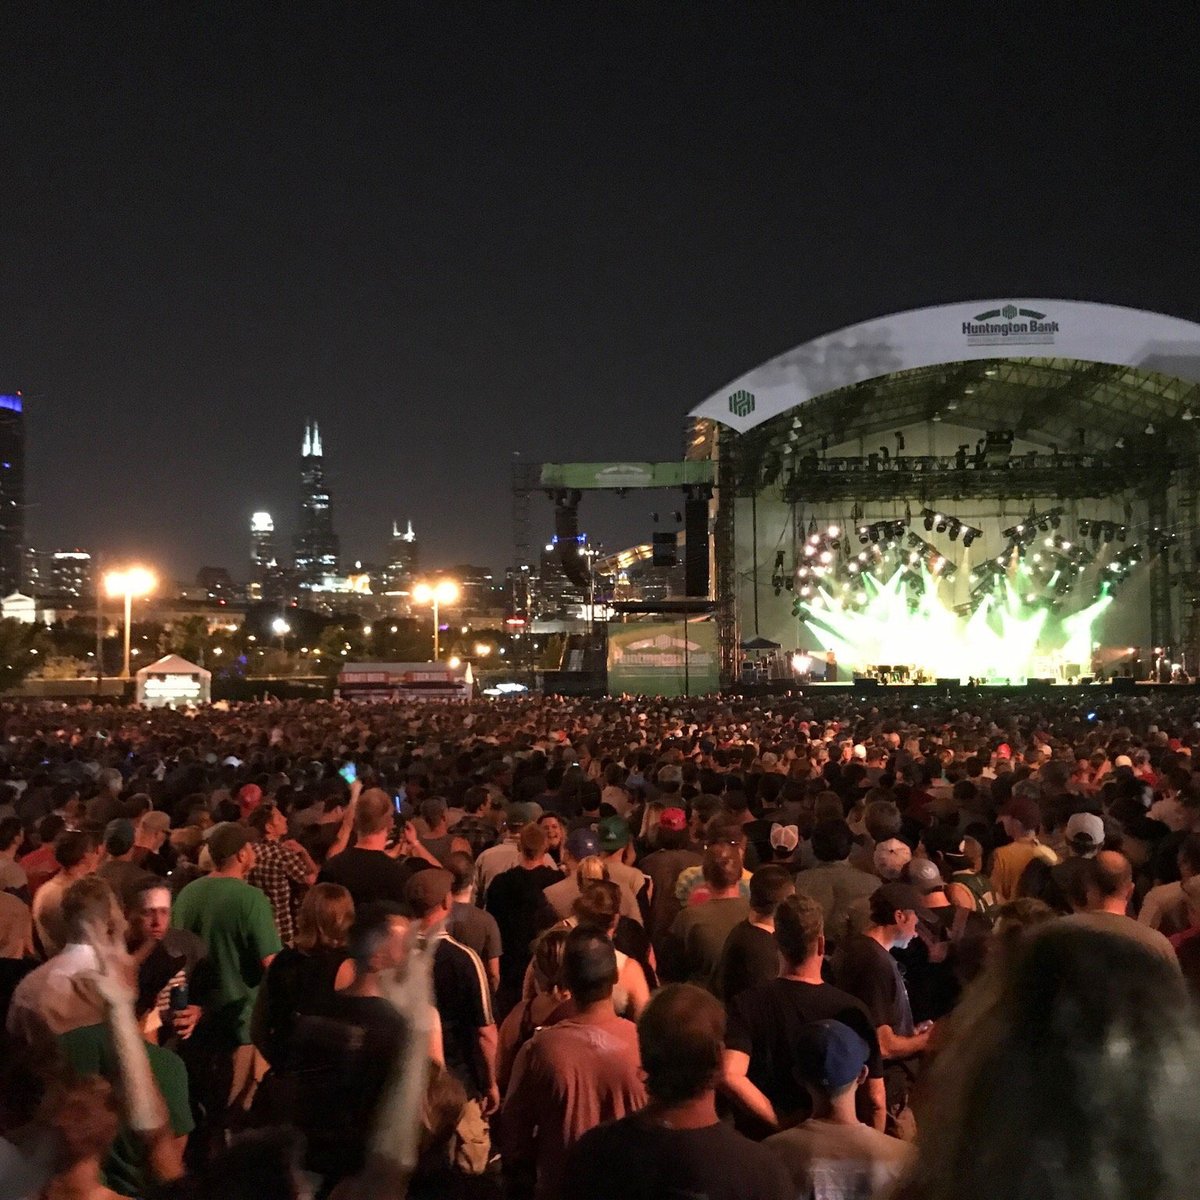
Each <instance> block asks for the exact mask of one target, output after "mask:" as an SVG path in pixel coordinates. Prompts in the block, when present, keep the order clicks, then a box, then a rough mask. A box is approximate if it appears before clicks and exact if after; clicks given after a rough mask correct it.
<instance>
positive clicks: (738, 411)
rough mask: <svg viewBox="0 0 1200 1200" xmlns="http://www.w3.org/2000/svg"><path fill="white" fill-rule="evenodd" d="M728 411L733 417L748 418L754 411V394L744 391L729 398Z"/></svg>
mask: <svg viewBox="0 0 1200 1200" xmlns="http://www.w3.org/2000/svg"><path fill="white" fill-rule="evenodd" d="M729 411H730V412H731V413H733V415H734V416H735V417H748V416H749V415H750V414H751V413H752V412H753V411H754V393H753V392H747V391H745V390H743V391H740V392H734V393H733V395H732V396H730V397H729Z"/></svg>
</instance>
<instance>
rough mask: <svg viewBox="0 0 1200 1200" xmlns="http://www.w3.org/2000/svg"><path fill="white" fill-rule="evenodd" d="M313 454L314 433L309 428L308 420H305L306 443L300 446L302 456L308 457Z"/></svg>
mask: <svg viewBox="0 0 1200 1200" xmlns="http://www.w3.org/2000/svg"><path fill="white" fill-rule="evenodd" d="M310 454H312V433H311V432H310V430H309V426H308V422H307V421H305V422H304V445H303V446H301V447H300V457H301V458H308V456H309V455H310Z"/></svg>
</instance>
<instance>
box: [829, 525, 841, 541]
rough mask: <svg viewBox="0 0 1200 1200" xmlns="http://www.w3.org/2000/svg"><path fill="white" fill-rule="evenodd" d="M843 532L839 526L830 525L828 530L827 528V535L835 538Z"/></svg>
mask: <svg viewBox="0 0 1200 1200" xmlns="http://www.w3.org/2000/svg"><path fill="white" fill-rule="evenodd" d="M841 532H842V531H841V528H840V527H839V526H837V525H830V527H829V528H828V529H827V530H825V536H826V537H831V538H835V537H839V536H840V535H841Z"/></svg>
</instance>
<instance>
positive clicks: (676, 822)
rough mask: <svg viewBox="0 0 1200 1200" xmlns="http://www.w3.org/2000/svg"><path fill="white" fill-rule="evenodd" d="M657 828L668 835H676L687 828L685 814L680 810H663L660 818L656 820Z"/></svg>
mask: <svg viewBox="0 0 1200 1200" xmlns="http://www.w3.org/2000/svg"><path fill="white" fill-rule="evenodd" d="M658 827H659V829H665V830H667V831H668V832H670V833H678V832H679V831H680V830H682V829H686V828H687V813H685V812H684V811H683V809H682V808H664V809H663V811H662V816H661V817H659V818H658Z"/></svg>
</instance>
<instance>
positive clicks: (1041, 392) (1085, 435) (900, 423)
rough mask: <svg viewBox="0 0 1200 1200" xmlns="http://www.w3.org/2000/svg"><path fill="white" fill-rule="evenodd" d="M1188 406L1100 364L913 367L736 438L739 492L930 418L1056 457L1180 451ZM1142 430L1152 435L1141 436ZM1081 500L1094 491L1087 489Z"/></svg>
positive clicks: (1141, 376) (1179, 390) (1182, 388)
mask: <svg viewBox="0 0 1200 1200" xmlns="http://www.w3.org/2000/svg"><path fill="white" fill-rule="evenodd" d="M1193 404H1196V405H1198V406H1200V385H1196V384H1191V383H1187V382H1185V381H1181V380H1178V379H1172V378H1169V377H1167V376H1162V375H1156V374H1154V373H1153V372H1146V371H1138V370H1134V369H1132V368H1128V367H1120V366H1112V365H1109V364H1103V363H1078V362H1074V361H1071V360H1064V359H1008V360H1002V359H998V360H991V361H989V360H980V361H976V362H969V363H956V364H947V365H939V366H936V367H920V368H916V369H914V370H911V371H904V372H899V373H897V374H895V375H891V376H886V377H884V378H882V379H874V380H868V381H865V382H863V383H859V384H853V385H851V386H850V387H848V388H842V389H839V390H838V391H835V392H830V393H828V394H826V395H824V396H819V397H817V398H816V399H814V400H811V401H809V402H808V403H806V404H805V405H804V406H803V407H802V408H797V409H795V410H792V411H789V412H786V413H782V414H780V415H779V416H777V417H774V418H772V419H771V420H770V421H767V422H765V423H763V424H762V425H759V426H757V427H756V428H754V429H752V430H750V431H749V432H747V433H744V434H742V435H740V437H738V438H737V446H738V457H739V461H740V463H741V464H742V469H741V470H740V471H739V490H740V491H743V492H744V491H745V490H746V488H747V487H748V486H752V485H751V481H750V476H756V477H757V478H758V480H759V486H763V485H767V484H770V483H772V482H774V481H775V480H777V479H779V478H780V476H781V474H782V473H783V472H784V471H785V470H786V468H787V467H788V466H789V465H791V466H794V465H795V463H796V462H798V461H799V460H800V459H802V458H804V457H805V456H806V455H811V454H813V453H817V454H824V453H825V451H826V450H827V449H828V447H830V446H835V445H844V444H845V443H846V442H850V441H854V440H857V439H859V438H861V439H863V441H864V443H865V444H866V445H865V449H866V452H867V453H873V452H877V448H876V447H875V446H873V445H872V444H871V443H872V442H874V441H875V439H879V443H878V445H879V448H880V450H879V451H878V452H882V450H887V451H888V453H889V454H893V455H894V454H896V453H897V450H896V447H895V444H894V443H893V438H892V434H893V432H894V431H896V430H899V429H903V428H904V427H906V426H911V425H914V424H919V423H921V422H923V421H931V420H941V421H945V422H948V423H953V424H955V425H961V426H963V427H965V428H967V429H971V430H978V431H985V430H988V429H1011V430H1012V431H1013V432H1014V433H1015V434H1016V435H1017V436H1018V437H1020V438H1022V439H1024V440H1026V441H1030V442H1033V443H1035V444H1040V445H1043V446H1045V447H1046V448H1047V449H1055V448H1057V449H1058V450H1060V451H1062V452H1064V453H1065V452H1076V451H1087V452H1091V453H1097V452H1102V451H1108V450H1110V449H1113V448H1118V449H1123V448H1124V447H1116V443H1117V442H1118V440H1120V439H1125V445H1131V444H1135V443H1139V442H1140V443H1142V445H1143V448H1147V449H1148V448H1149V446H1150V444H1148V443H1145V442H1144V439H1145V438H1147V437H1150V438H1156V437H1157V438H1158V439H1159V443H1158V444H1159V445H1160V446H1161V447H1167V446H1177V445H1187V444H1190V442H1191V439H1193V438H1194V437H1195V436H1196V434H1195V432H1194V431H1195V430H1196V423H1195V422H1189V421H1187V420H1186V419H1183V414H1184V413H1185V412H1187V411H1190V409H1191V406H1192V405H1193ZM1147 427H1151V428H1152V429H1153V430H1154V432H1153V433H1152V434H1149V435H1147V434H1146V433H1145V430H1146V428H1147ZM1081 431H1082V432H1081ZM1140 473H1141V472H1140V471H1139V470H1137V469H1130V470H1126V471H1123V472H1122V475H1123V476H1124V477H1133V476H1137V475H1139V474H1140ZM1109 490H1110V491H1111V490H1113V489H1109ZM1050 494H1053V493H1052V492H1051V493H1050ZM1086 494H1094V493H1093V492H1091V490H1090V485H1089V489H1088V490H1087V491H1086Z"/></svg>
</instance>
